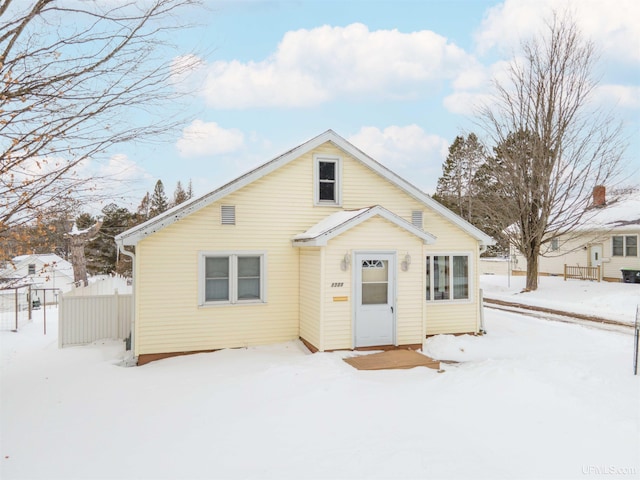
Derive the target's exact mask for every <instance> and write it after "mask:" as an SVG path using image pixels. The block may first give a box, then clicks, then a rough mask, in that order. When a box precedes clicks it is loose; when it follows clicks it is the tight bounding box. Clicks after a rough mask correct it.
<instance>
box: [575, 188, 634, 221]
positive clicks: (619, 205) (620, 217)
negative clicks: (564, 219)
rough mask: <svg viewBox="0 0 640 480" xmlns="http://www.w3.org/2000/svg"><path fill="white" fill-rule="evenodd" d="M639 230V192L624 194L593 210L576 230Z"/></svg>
mask: <svg viewBox="0 0 640 480" xmlns="http://www.w3.org/2000/svg"><path fill="white" fill-rule="evenodd" d="M639 229H640V190H633V191H631V192H626V193H624V194H622V195H620V196H619V197H617V198H615V199H614V200H612V201H611V202H609V203H607V204H606V205H604V206H603V207H595V208H593V209H592V210H591V211H590V212H589V213H588V214H587V216H586V217H585V220H584V221H583V222H582V224H581V225H580V226H579V227H578V230H584V231H586V230H619V231H630V230H639Z"/></svg>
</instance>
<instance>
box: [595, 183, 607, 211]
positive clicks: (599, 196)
mask: <svg viewBox="0 0 640 480" xmlns="http://www.w3.org/2000/svg"><path fill="white" fill-rule="evenodd" d="M606 193H607V188H606V187H605V186H604V185H596V186H595V187H593V206H594V207H602V206H604V205H606V204H607V198H606Z"/></svg>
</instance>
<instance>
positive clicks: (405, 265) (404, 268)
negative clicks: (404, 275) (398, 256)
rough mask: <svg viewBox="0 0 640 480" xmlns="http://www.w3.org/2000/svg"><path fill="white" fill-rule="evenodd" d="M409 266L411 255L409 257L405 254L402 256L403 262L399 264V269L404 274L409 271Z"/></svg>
mask: <svg viewBox="0 0 640 480" xmlns="http://www.w3.org/2000/svg"><path fill="white" fill-rule="evenodd" d="M409 265H411V255H409V252H407V254H406V255H405V256H404V260H403V261H402V262H401V263H400V268H401V269H402V271H403V272H406V271H407V270H409Z"/></svg>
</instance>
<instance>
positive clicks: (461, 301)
mask: <svg viewBox="0 0 640 480" xmlns="http://www.w3.org/2000/svg"><path fill="white" fill-rule="evenodd" d="M425 302H426V303H428V304H429V305H441V304H442V305H444V304H451V303H454V304H458V305H463V304H466V303H473V300H472V299H471V298H459V299H454V300H425Z"/></svg>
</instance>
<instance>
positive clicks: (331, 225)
mask: <svg viewBox="0 0 640 480" xmlns="http://www.w3.org/2000/svg"><path fill="white" fill-rule="evenodd" d="M370 209H371V207H367V208H361V209H359V210H343V211H341V212H336V213H333V214H331V215H329V216H328V217H326V218H324V219H323V220H320V221H319V222H318V223H316V224H315V225H314V226H313V227H311V228H310V229H308V230H307V231H306V232H302V233H299V234H298V235H296V236H295V237H293V239H294V240H310V239H312V238H316V237H318V236H320V235H322V234H324V233H327V232H329V231H331V230H333V229H335V228H337V227H339V226H340V225H343V224H345V223H347V222H348V221H349V220H351V219H353V218H356V217H357V216H358V215H360V214H362V213H364V212H366V211H368V210H370Z"/></svg>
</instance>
